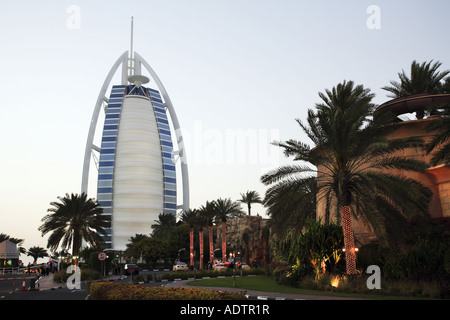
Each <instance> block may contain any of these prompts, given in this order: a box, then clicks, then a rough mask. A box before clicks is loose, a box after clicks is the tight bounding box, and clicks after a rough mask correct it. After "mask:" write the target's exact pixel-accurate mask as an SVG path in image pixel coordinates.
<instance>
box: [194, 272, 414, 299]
mask: <svg viewBox="0 0 450 320" xmlns="http://www.w3.org/2000/svg"><path fill="white" fill-rule="evenodd" d="M187 284H188V285H190V286H202V287H225V288H233V277H227V278H218V279H203V280H196V281H189V282H187ZM236 288H239V289H242V290H254V291H263V292H278V293H291V294H303V295H315V296H332V297H345V298H356V299H371V300H375V299H377V300H405V299H407V300H410V299H416V300H417V299H418V298H414V297H402V296H388V295H381V294H353V293H341V292H331V291H319V290H308V289H301V288H295V287H291V286H285V285H281V284H278V283H277V282H276V281H275V280H274V279H273V278H272V277H269V276H266V275H258V276H247V277H236ZM420 299H421V300H422V299H423V298H420Z"/></svg>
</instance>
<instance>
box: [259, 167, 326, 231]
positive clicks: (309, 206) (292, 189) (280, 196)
mask: <svg viewBox="0 0 450 320" xmlns="http://www.w3.org/2000/svg"><path fill="white" fill-rule="evenodd" d="M291 169H292V172H291V174H290V175H289V178H288V179H283V178H282V179H281V180H280V181H278V182H277V183H276V184H274V185H273V186H271V187H270V188H269V189H268V190H267V191H266V194H265V197H264V206H266V207H267V214H268V215H269V216H270V225H271V227H272V230H273V232H274V233H277V234H279V236H280V237H282V236H283V235H285V234H286V233H287V232H288V231H290V230H297V231H300V230H302V229H303V227H305V226H306V222H307V221H308V220H311V219H314V218H315V217H316V197H317V178H316V177H309V178H305V177H303V176H302V174H303V171H300V172H298V170H296V167H295V166H292V167H291ZM276 175H281V176H285V172H284V171H283V170H282V171H280V172H278V173H277V172H273V174H271V176H270V179H274V177H275V176H276ZM265 179H266V177H265V176H263V177H262V182H263V183H265V184H270V181H271V180H268V181H266V180H265ZM326 222H328V221H326Z"/></svg>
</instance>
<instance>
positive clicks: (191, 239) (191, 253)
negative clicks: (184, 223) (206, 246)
mask: <svg viewBox="0 0 450 320" xmlns="http://www.w3.org/2000/svg"><path fill="white" fill-rule="evenodd" d="M189 257H190V265H191V266H194V228H190V229H189Z"/></svg>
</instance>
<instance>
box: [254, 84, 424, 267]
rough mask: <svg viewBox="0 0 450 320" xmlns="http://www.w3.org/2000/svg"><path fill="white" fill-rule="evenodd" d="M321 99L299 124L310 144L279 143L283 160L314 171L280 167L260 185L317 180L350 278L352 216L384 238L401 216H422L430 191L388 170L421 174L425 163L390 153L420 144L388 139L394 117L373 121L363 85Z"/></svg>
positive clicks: (342, 86)
mask: <svg viewBox="0 0 450 320" xmlns="http://www.w3.org/2000/svg"><path fill="white" fill-rule="evenodd" d="M319 96H320V98H321V99H322V102H321V103H319V104H316V111H314V110H311V109H309V110H308V117H307V123H308V124H307V125H306V124H304V123H302V122H301V121H299V120H297V121H298V123H299V125H300V126H301V128H302V129H303V131H304V132H305V133H306V134H307V136H308V137H309V138H310V139H311V140H312V142H313V143H314V146H313V147H310V146H309V145H307V144H305V143H303V142H301V141H296V140H288V141H286V142H278V143H277V144H278V145H279V146H280V147H281V148H283V149H284V153H285V155H286V156H294V160H295V161H304V162H306V163H309V164H312V165H313V166H314V167H315V168H314V167H311V166H309V165H296V166H284V167H281V168H279V169H276V170H274V171H272V172H269V173H268V174H266V175H264V176H263V177H262V181H263V182H264V183H266V184H272V183H277V182H279V181H282V180H283V179H286V180H288V179H290V178H291V175H292V174H293V173H295V174H298V173H302V174H303V175H304V179H309V178H310V177H311V176H317V188H318V198H319V200H321V201H323V202H324V203H325V213H326V217H329V216H330V213H331V210H332V208H335V209H336V211H335V215H336V217H337V221H338V222H341V224H342V227H343V231H344V244H345V249H346V251H345V256H346V264H347V273H348V274H349V275H353V274H355V273H356V258H355V245H354V238H353V228H352V221H351V214H353V215H354V216H357V217H359V218H361V219H363V220H364V221H366V222H368V223H369V224H370V225H371V226H372V227H373V228H374V231H375V232H376V233H377V235H378V236H379V238H381V239H383V238H384V237H386V234H387V232H386V228H387V226H388V225H393V224H394V223H395V224H396V227H397V226H401V225H402V223H405V218H404V215H407V214H410V215H414V214H426V213H427V211H428V204H429V201H430V197H431V191H430V190H429V189H428V188H426V187H424V186H423V185H421V184H420V183H419V182H417V181H415V180H413V179H410V178H407V177H405V176H403V175H395V174H394V173H392V172H391V170H392V169H398V170H402V171H418V172H423V171H425V170H426V169H427V167H428V165H427V164H426V163H424V162H421V161H418V160H415V159H408V158H403V157H398V156H394V155H393V154H392V153H393V152H394V151H397V150H404V149H407V148H416V147H421V146H422V145H423V141H422V140H421V139H418V138H405V139H397V140H388V139H387V134H388V133H390V132H391V131H392V130H395V128H396V126H395V125H394V123H393V118H392V116H390V115H387V114H385V115H383V116H380V117H376V118H374V119H372V118H371V116H372V114H373V110H374V108H375V106H374V105H373V104H372V99H373V96H374V95H373V94H371V93H370V91H369V90H368V89H365V88H364V87H363V86H362V85H358V86H355V85H354V83H353V82H352V81H348V82H347V81H344V82H342V83H339V84H338V85H337V86H336V87H334V88H333V89H332V90H331V91H330V90H326V92H325V93H319ZM298 179H299V180H301V179H302V178H301V177H300V178H298ZM405 224H406V223H405ZM396 234H399V231H398V230H396Z"/></svg>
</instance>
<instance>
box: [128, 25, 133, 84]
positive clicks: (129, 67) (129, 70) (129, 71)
mask: <svg viewBox="0 0 450 320" xmlns="http://www.w3.org/2000/svg"><path fill="white" fill-rule="evenodd" d="M133 24H134V18H133V16H131V44H130V54H129V58H128V60H129V63H128V76H132V75H134V52H133Z"/></svg>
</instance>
